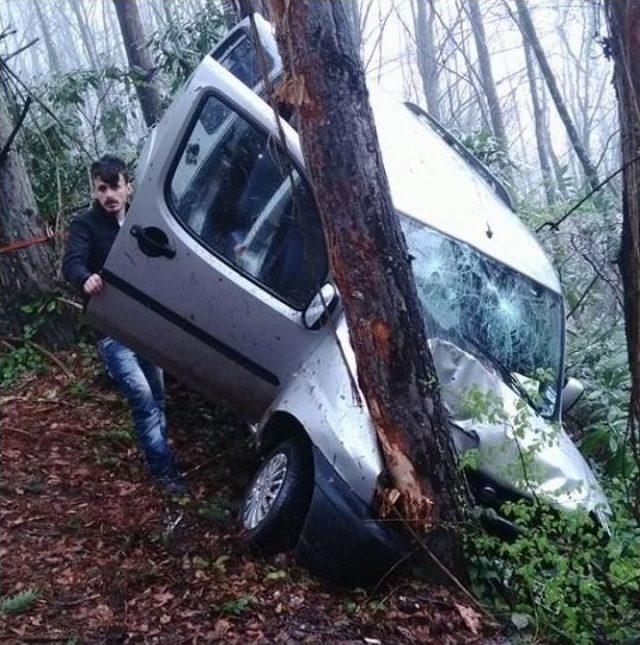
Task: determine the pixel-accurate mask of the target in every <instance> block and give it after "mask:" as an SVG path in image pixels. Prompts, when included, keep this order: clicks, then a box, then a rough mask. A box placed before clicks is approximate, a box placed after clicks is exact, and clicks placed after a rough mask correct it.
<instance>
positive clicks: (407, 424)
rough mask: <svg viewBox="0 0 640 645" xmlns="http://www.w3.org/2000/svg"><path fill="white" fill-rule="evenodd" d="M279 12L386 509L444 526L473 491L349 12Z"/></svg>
mask: <svg viewBox="0 0 640 645" xmlns="http://www.w3.org/2000/svg"><path fill="white" fill-rule="evenodd" d="M271 8H272V9H271V11H272V14H271V15H272V17H273V18H274V22H275V24H276V34H277V37H278V42H279V47H280V52H281V55H282V56H283V61H284V65H285V73H286V76H285V81H284V82H283V85H282V87H281V89H280V92H279V95H280V98H282V99H284V100H289V101H291V102H294V103H295V107H297V109H298V112H299V117H300V125H299V132H300V134H301V141H302V148H303V152H304V156H305V161H306V165H307V168H308V171H309V175H310V178H311V181H312V184H313V189H314V194H315V197H316V201H317V204H318V208H319V211H320V214H321V218H322V222H323V228H324V231H325V235H326V239H327V245H328V248H329V256H330V258H331V264H332V272H333V276H334V278H335V281H336V283H337V286H338V288H339V290H340V294H341V299H342V303H343V306H344V310H345V314H346V318H347V323H348V327H349V332H350V338H351V344H352V347H353V349H354V352H355V355H356V361H357V370H358V383H359V385H360V388H361V390H362V392H363V394H364V397H365V399H366V402H367V405H368V409H369V412H370V414H371V418H372V420H373V423H374V425H375V428H376V430H377V433H378V437H379V440H380V443H381V446H382V449H383V452H384V456H385V460H386V464H387V467H388V470H389V473H390V477H391V482H390V486H388V487H387V488H386V489H385V490H383V491H382V494H381V508H382V513H383V515H384V514H385V513H387V514H388V513H389V512H390V509H396V510H397V511H398V512H400V513H401V514H402V515H403V516H404V517H405V518H407V519H408V520H411V521H414V522H417V523H418V524H417V525H419V526H424V527H429V528H433V527H434V526H436V525H437V524H438V523H439V522H440V520H441V519H443V518H448V519H452V518H456V517H459V513H460V510H459V509H460V505H461V503H462V500H463V499H464V495H463V494H462V493H461V491H462V490H463V488H462V486H461V485H460V474H459V472H458V470H457V468H456V463H455V457H454V449H453V447H452V444H451V437H450V434H449V432H448V430H447V426H446V420H445V415H444V412H443V409H442V406H441V403H440V397H439V393H438V387H437V376H436V373H435V370H434V366H433V360H432V358H431V355H430V352H429V348H428V344H427V336H426V331H425V328H424V321H423V317H422V312H421V306H420V302H419V300H418V295H417V290H416V286H415V281H414V278H413V273H412V271H411V265H410V260H409V255H408V250H407V246H406V242H405V239H404V236H403V234H402V231H401V229H400V222H399V220H398V216H397V214H396V212H395V210H394V207H393V204H392V202H391V197H390V195H389V186H388V182H387V177H386V174H385V171H384V167H383V165H382V160H381V153H380V149H379V146H378V141H377V135H376V131H375V127H374V124H373V115H372V112H371V108H370V106H369V100H368V93H367V89H366V85H365V75H364V71H363V67H362V63H361V61H360V60H359V56H358V51H357V49H356V46H355V43H354V39H353V33H352V30H351V27H350V25H349V21H348V17H347V13H346V12H347V8H346V6H345V4H344V3H343V2H317V1H316V0H296V2H291V3H289V2H286V1H284V0H272V2H271ZM296 97H298V98H296ZM299 97H302V99H301V100H299ZM327 114H339V115H340V118H336V119H327V118H326V115H327Z"/></svg>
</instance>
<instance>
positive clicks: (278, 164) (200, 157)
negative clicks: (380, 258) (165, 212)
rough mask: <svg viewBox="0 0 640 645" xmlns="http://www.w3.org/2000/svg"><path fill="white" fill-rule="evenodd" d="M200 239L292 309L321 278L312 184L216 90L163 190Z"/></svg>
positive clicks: (322, 258)
mask: <svg viewBox="0 0 640 645" xmlns="http://www.w3.org/2000/svg"><path fill="white" fill-rule="evenodd" d="M167 198H168V201H169V205H170V207H171V209H172V210H173V212H174V214H175V216H176V217H177V218H178V219H179V220H180V222H181V223H182V224H183V225H184V226H185V227H186V228H187V229H188V230H189V231H191V233H192V234H193V235H194V236H195V237H196V239H198V240H199V241H200V243H201V244H202V245H203V246H205V247H206V248H208V249H209V250H210V251H212V252H213V253H215V254H216V255H218V256H219V257H221V258H222V259H224V260H225V261H226V262H227V263H228V264H231V265H232V266H233V267H234V268H236V269H237V270H238V271H239V272H241V273H243V274H245V275H247V276H248V277H250V278H252V279H253V280H254V281H256V282H258V283H259V284H261V285H262V286H264V287H265V288H266V289H267V290H268V291H270V292H272V293H273V294H274V295H276V296H278V297H279V298H280V299H282V300H284V301H285V302H287V303H289V304H290V305H292V306H293V307H295V308H297V309H302V308H303V307H304V306H305V305H307V304H308V302H309V301H310V300H311V298H312V297H313V296H314V295H315V293H316V292H317V291H318V289H319V288H320V286H322V284H323V282H324V281H325V279H326V276H327V272H328V267H327V255H326V250H325V245H324V237H323V234H322V228H321V225H320V220H319V216H318V213H317V211H316V208H315V204H314V200H313V196H312V194H311V190H310V188H309V186H308V184H307V183H306V181H305V180H304V179H303V177H302V176H301V175H300V173H299V172H298V171H297V170H296V169H295V168H294V167H293V165H292V164H291V163H288V160H287V159H286V158H285V156H284V154H283V153H282V151H281V149H280V147H279V145H278V143H277V142H276V141H275V140H273V139H271V138H270V137H269V136H268V135H267V134H266V133H265V132H263V131H262V130H261V129H259V128H257V127H256V126H254V125H253V124H252V123H250V122H249V121H247V120H246V119H244V118H243V117H242V116H241V115H240V114H238V113H236V112H235V111H233V110H232V109H230V108H229V107H228V106H227V105H225V104H224V103H223V102H222V101H220V100H219V99H218V98H216V97H214V96H209V97H208V98H207V99H206V101H205V102H204V103H203V104H202V107H201V110H200V112H199V114H198V116H197V118H196V119H195V121H194V125H193V127H192V128H191V131H190V133H189V135H188V136H187V140H186V142H185V144H184V147H183V149H182V152H181V153H180V156H179V158H178V160H177V163H176V166H175V169H174V171H173V173H172V175H171V177H170V180H169V186H168V191H167Z"/></svg>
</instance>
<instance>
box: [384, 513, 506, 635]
mask: <svg viewBox="0 0 640 645" xmlns="http://www.w3.org/2000/svg"><path fill="white" fill-rule="evenodd" d="M396 514H397V515H398V516H400V514H399V513H398V511H396ZM405 526H406V528H407V529H408V530H409V533H411V536H412V537H413V539H414V540H415V541H416V543H417V544H418V546H420V548H421V549H422V550H423V551H424V552H425V553H426V554H427V555H428V556H429V557H430V558H431V560H433V562H434V563H435V564H436V566H437V567H438V568H439V569H440V571H442V572H443V573H444V574H445V576H446V577H447V578H449V580H451V582H453V584H454V585H455V586H456V587H457V588H458V589H459V590H460V591H461V592H462V593H463V594H464V595H465V596H466V597H467V598H468V599H469V600H470V601H471V602H472V603H473V604H474V605H475V606H476V607H477V608H478V609H479V610H480V611H481V612H482V613H483V614H484V616H485V618H487V619H489V620H490V621H491V624H492V625H496V624H498V622H497V621H496V619H495V617H494V616H493V615H492V614H491V613H490V612H489V611H488V610H487V609H486V608H485V607H484V606H483V605H482V604H481V603H480V602H479V601H478V600H477V599H476V598H475V596H474V595H473V594H472V593H471V592H470V591H469V590H468V589H467V588H466V587H465V586H464V585H463V584H462V582H460V580H459V578H458V577H457V576H456V575H455V574H454V573H453V571H451V569H449V567H447V565H445V563H444V562H442V561H441V560H440V558H438V556H437V555H436V554H435V553H434V552H433V551H432V550H431V549H430V548H429V546H428V545H427V544H426V543H425V541H424V540H423V539H422V537H421V536H420V535H418V533H417V531H416V530H415V529H414V528H413V527H412V526H411V523H410V522H405Z"/></svg>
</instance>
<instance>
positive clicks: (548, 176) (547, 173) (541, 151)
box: [522, 37, 556, 206]
mask: <svg viewBox="0 0 640 645" xmlns="http://www.w3.org/2000/svg"><path fill="white" fill-rule="evenodd" d="M522 44H523V47H524V56H525V61H526V67H527V79H528V81H529V93H530V94H531V103H532V106H533V123H534V126H535V133H536V146H537V148H538V160H539V162H540V170H541V171H542V182H543V186H544V194H545V197H546V199H547V206H551V205H552V204H554V203H555V200H556V197H555V190H554V187H553V176H552V170H551V162H550V160H549V155H548V154H547V144H546V141H545V134H544V133H545V122H544V112H543V110H542V104H541V103H540V95H539V94H538V80H537V74H536V66H535V59H534V57H533V52H532V51H531V45H529V41H528V40H527V39H526V38H525V37H523V38H522Z"/></svg>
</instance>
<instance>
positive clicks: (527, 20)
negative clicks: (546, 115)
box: [515, 0, 600, 189]
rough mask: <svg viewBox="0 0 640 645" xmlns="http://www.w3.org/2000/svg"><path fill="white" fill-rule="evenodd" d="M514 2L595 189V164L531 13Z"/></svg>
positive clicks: (517, 0) (518, 0) (523, 4)
mask: <svg viewBox="0 0 640 645" xmlns="http://www.w3.org/2000/svg"><path fill="white" fill-rule="evenodd" d="M515 3H516V7H517V10H518V25H519V27H520V29H521V31H522V35H523V36H524V38H526V39H527V40H528V41H529V43H530V45H531V48H532V49H533V52H534V54H535V56H536V59H537V61H538V65H539V66H540V71H541V72H542V75H543V76H544V80H545V82H546V84H547V87H548V88H549V93H550V94H551V98H552V99H553V102H554V104H555V106H556V110H557V111H558V114H559V116H560V119H561V120H562V123H563V124H564V127H565V130H566V131H567V136H568V137H569V141H570V142H571V146H572V147H573V149H574V151H575V153H576V156H577V157H578V159H579V160H580V163H581V165H582V168H583V170H584V174H585V176H586V177H587V179H588V181H589V182H590V183H591V186H592V188H594V189H595V188H596V187H597V186H598V184H599V183H600V180H599V179H598V172H597V170H596V167H595V165H594V164H593V162H592V161H591V159H590V158H589V155H588V153H587V151H586V150H585V148H584V145H583V144H582V140H581V139H580V136H579V134H578V131H577V130H576V127H575V125H574V123H573V120H572V119H571V116H570V115H569V110H568V109H567V106H566V104H565V101H564V99H563V98H562V95H561V94H560V89H559V88H558V82H557V81H556V77H555V75H554V73H553V71H552V69H551V66H550V65H549V61H548V60H547V56H546V54H545V53H544V49H543V48H542V45H541V44H540V40H539V38H538V34H537V32H536V29H535V26H534V24H533V20H532V19H531V14H530V13H529V8H528V7H527V3H526V2H525V0H515Z"/></svg>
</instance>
